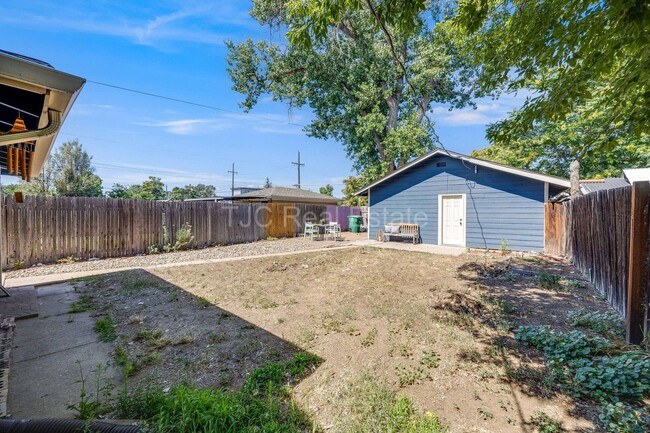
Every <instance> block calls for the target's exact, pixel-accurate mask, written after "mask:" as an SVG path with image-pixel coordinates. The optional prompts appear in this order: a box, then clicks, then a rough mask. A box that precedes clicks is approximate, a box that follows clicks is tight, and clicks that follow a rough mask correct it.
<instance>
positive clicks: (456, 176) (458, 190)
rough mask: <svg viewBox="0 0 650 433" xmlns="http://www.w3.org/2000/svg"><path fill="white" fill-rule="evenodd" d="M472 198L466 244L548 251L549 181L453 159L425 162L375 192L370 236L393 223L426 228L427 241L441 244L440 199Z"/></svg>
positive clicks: (468, 202) (422, 231) (423, 232)
mask: <svg viewBox="0 0 650 433" xmlns="http://www.w3.org/2000/svg"><path fill="white" fill-rule="evenodd" d="M439 194H465V195H466V221H464V224H466V233H467V237H466V245H467V246H468V247H474V248H499V247H500V245H501V242H502V240H503V239H505V240H506V241H507V242H508V248H509V249H512V250H517V251H543V250H544V182H541V181H538V180H533V179H528V178H525V177H522V176H516V175H513V174H510V173H504V172H501V171H497V170H493V169H489V168H486V167H481V166H475V165H473V164H470V163H465V164H463V162H462V161H460V160H458V159H454V158H450V157H447V156H438V157H434V158H431V159H429V160H427V161H424V162H422V163H420V164H418V165H416V166H414V167H412V168H410V169H408V170H406V171H405V172H403V173H400V174H398V175H396V176H394V177H392V178H391V179H388V180H386V181H385V182H383V183H382V184H380V185H377V186H375V187H373V188H372V189H371V191H370V227H369V231H370V238H372V239H374V238H375V237H376V235H377V231H378V230H380V229H382V228H383V226H384V224H385V223H388V222H409V223H417V224H419V225H420V234H421V241H422V242H423V243H428V244H437V243H438V195H439Z"/></svg>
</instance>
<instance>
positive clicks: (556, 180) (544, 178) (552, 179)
mask: <svg viewBox="0 0 650 433" xmlns="http://www.w3.org/2000/svg"><path fill="white" fill-rule="evenodd" d="M441 154H442V155H447V156H450V157H452V158H456V159H460V160H463V161H466V162H469V163H471V164H475V165H479V166H482V167H487V168H491V169H493V170H497V171H503V172H506V173H511V174H514V175H516V176H522V177H527V178H529V179H535V180H538V181H540V182H547V183H549V184H552V185H556V186H561V187H563V188H569V187H570V186H571V182H570V181H569V180H568V179H564V178H561V177H556V176H551V175H547V174H542V173H536V172H532V171H530V170H524V169H520V168H515V167H508V166H505V165H503V164H498V163H495V162H491V161H486V160H483V159H478V158H472V157H470V156H465V155H462V154H459V153H455V152H448V151H442V150H435V151H433V152H431V153H428V154H426V155H423V156H421V157H420V158H418V159H416V160H414V161H412V162H411V163H409V164H406V165H405V166H403V167H401V168H399V169H397V170H395V171H394V172H392V173H390V174H388V175H386V176H384V177H383V178H381V179H378V180H376V181H375V182H373V183H371V184H370V185H368V186H366V187H364V188H362V189H360V190H359V191H357V192H355V193H354V194H353V195H355V196H363V195H367V192H368V191H369V190H370V188H373V187H375V186H377V185H379V184H380V183H383V182H385V181H387V180H388V179H390V178H392V177H393V176H396V175H397V174H399V173H402V172H404V171H406V170H408V169H410V168H412V167H414V166H416V165H418V164H420V163H421V162H423V161H426V160H428V159H429V158H432V157H434V156H436V155H441Z"/></svg>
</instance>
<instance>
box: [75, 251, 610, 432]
mask: <svg viewBox="0 0 650 433" xmlns="http://www.w3.org/2000/svg"><path fill="white" fill-rule="evenodd" d="M151 272H152V273H148V272H145V271H141V270H139V271H129V272H121V273H114V274H109V275H104V276H101V277H92V278H88V279H84V280H82V281H79V282H78V283H79V290H80V291H82V292H84V293H88V294H89V295H90V297H92V302H93V303H94V305H93V308H95V309H96V310H97V311H98V314H99V315H103V314H107V315H109V316H110V317H111V318H112V320H113V322H114V323H115V325H116V330H117V335H118V339H117V341H116V358H117V361H118V362H119V363H121V364H122V365H123V366H125V372H127V373H128V374H129V375H130V376H131V377H130V379H129V384H130V386H135V385H138V384H150V383H157V384H161V385H162V386H171V385H173V384H175V383H179V382H181V381H182V382H186V383H189V384H191V385H194V386H199V387H226V388H233V389H235V388H237V387H238V386H239V385H240V384H241V383H242V382H243V381H244V380H245V378H246V376H247V374H249V373H250V372H251V371H252V370H253V369H254V368H257V367H260V366H263V365H265V364H266V363H268V362H270V361H276V360H284V359H288V358H289V357H291V356H292V355H293V354H294V353H295V352H296V351H298V350H305V351H308V352H310V353H313V354H316V355H318V356H319V357H320V358H322V360H323V362H322V364H321V365H320V366H319V367H318V368H317V369H316V370H315V371H314V372H313V373H312V374H311V375H310V376H309V377H307V378H306V379H304V380H303V381H302V382H301V383H299V384H297V386H296V387H295V388H294V390H293V393H294V396H295V399H296V400H297V401H298V402H299V403H300V404H301V405H302V406H303V407H304V408H305V409H306V410H307V412H308V413H309V414H310V415H311V416H312V417H313V418H314V419H315V420H316V421H317V422H318V424H319V425H320V426H322V427H323V428H324V429H325V430H326V431H345V428H344V426H343V424H342V423H343V422H344V420H345V418H346V413H348V412H349V411H350V410H352V408H351V406H350V404H351V403H350V401H352V400H351V399H352V397H353V396H352V395H351V393H352V391H351V390H352V388H353V387H352V385H351V384H353V383H355V381H358V380H359V378H360V377H363V376H364V375H365V376H367V375H368V374H369V375H371V376H374V377H378V378H383V379H385V380H387V381H388V383H389V384H390V385H391V386H392V387H393V388H394V389H396V390H399V393H400V394H402V395H405V396H408V397H409V398H411V399H412V400H413V401H414V402H415V404H416V406H417V407H418V408H419V409H420V410H422V411H425V412H426V411H431V412H433V413H435V414H437V415H438V416H440V418H441V420H442V421H443V422H444V424H445V425H447V426H448V427H449V430H450V431H451V432H520V431H526V432H532V431H536V427H534V426H533V425H531V417H532V416H533V414H534V413H536V412H537V411H543V412H544V413H545V414H547V415H548V416H549V417H550V418H552V419H555V420H558V421H561V423H562V426H563V427H564V429H565V430H566V431H597V429H596V428H595V427H594V422H593V421H594V420H595V419H596V418H597V414H596V412H595V408H594V407H592V406H590V405H589V404H587V403H584V402H582V401H579V400H576V399H573V398H571V397H568V396H566V395H564V394H562V393H560V392H559V391H558V389H557V388H555V387H554V386H553V385H552V384H550V383H549V382H548V381H546V380H545V378H546V376H547V375H548V372H547V371H546V370H545V369H544V368H543V366H542V364H541V363H540V358H539V354H538V353H536V352H535V351H533V350H528V349H525V348H523V347H522V346H521V345H520V344H519V343H518V342H517V341H516V340H515V339H514V338H513V332H512V331H513V330H514V328H516V327H517V326H518V325H525V324H548V325H551V326H552V327H553V328H555V329H560V330H566V329H569V328H571V326H570V322H569V321H568V319H567V314H568V312H569V311H572V310H579V309H589V310H605V309H607V306H606V304H605V303H604V301H603V300H602V299H600V298H599V297H598V296H597V294H596V292H594V291H593V289H591V288H590V287H589V286H588V285H587V284H586V282H584V280H582V278H581V277H580V276H579V275H577V274H576V273H575V271H573V268H571V267H570V266H568V265H565V264H562V263H556V262H545V261H542V260H539V259H535V258H527V259H521V258H514V257H502V256H485V255H478V254H476V255H473V254H466V255H464V256H461V257H445V256H434V255H429V254H422V253H411V252H404V251H396V250H384V249H377V248H354V249H344V250H336V251H322V252H315V253H305V254H301V255H292V256H284V257H275V258H262V259H251V260H246V261H237V262H229V263H220V264H210V265H200V266H182V267H175V268H164V269H157V270H155V271H151ZM540 272H542V276H547V277H548V276H553V278H540V276H539V275H540ZM556 275H557V277H555V276H556ZM560 277H561V278H560ZM549 280H550V282H549ZM542 286H544V287H542ZM90 297H86V299H89V298H90ZM548 431H551V430H548ZM553 431H555V430H553Z"/></svg>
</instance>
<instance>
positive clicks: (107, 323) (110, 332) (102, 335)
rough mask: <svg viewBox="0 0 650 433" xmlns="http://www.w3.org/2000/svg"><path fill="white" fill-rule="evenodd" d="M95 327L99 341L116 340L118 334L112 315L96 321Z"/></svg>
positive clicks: (108, 341)
mask: <svg viewBox="0 0 650 433" xmlns="http://www.w3.org/2000/svg"><path fill="white" fill-rule="evenodd" d="M94 329H95V332H96V333H97V338H98V339H99V341H103V342H105V343H110V342H111V341H115V339H116V338H117V334H116V333H115V324H114V323H113V319H111V318H110V317H105V318H103V319H99V320H98V321H96V322H95V326H94Z"/></svg>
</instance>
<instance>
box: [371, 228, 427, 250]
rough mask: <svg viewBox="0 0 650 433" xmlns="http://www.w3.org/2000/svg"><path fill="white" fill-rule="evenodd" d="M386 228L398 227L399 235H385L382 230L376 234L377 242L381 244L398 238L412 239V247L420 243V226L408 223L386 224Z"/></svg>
mask: <svg viewBox="0 0 650 433" xmlns="http://www.w3.org/2000/svg"><path fill="white" fill-rule="evenodd" d="M385 225H387V226H392V227H394V226H398V227H399V233H385V232H384V230H379V231H378V232H377V240H378V241H381V242H388V241H390V238H391V237H393V236H394V237H398V238H413V245H415V244H417V243H419V242H420V226H419V225H417V224H410V223H387V224H385Z"/></svg>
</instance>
